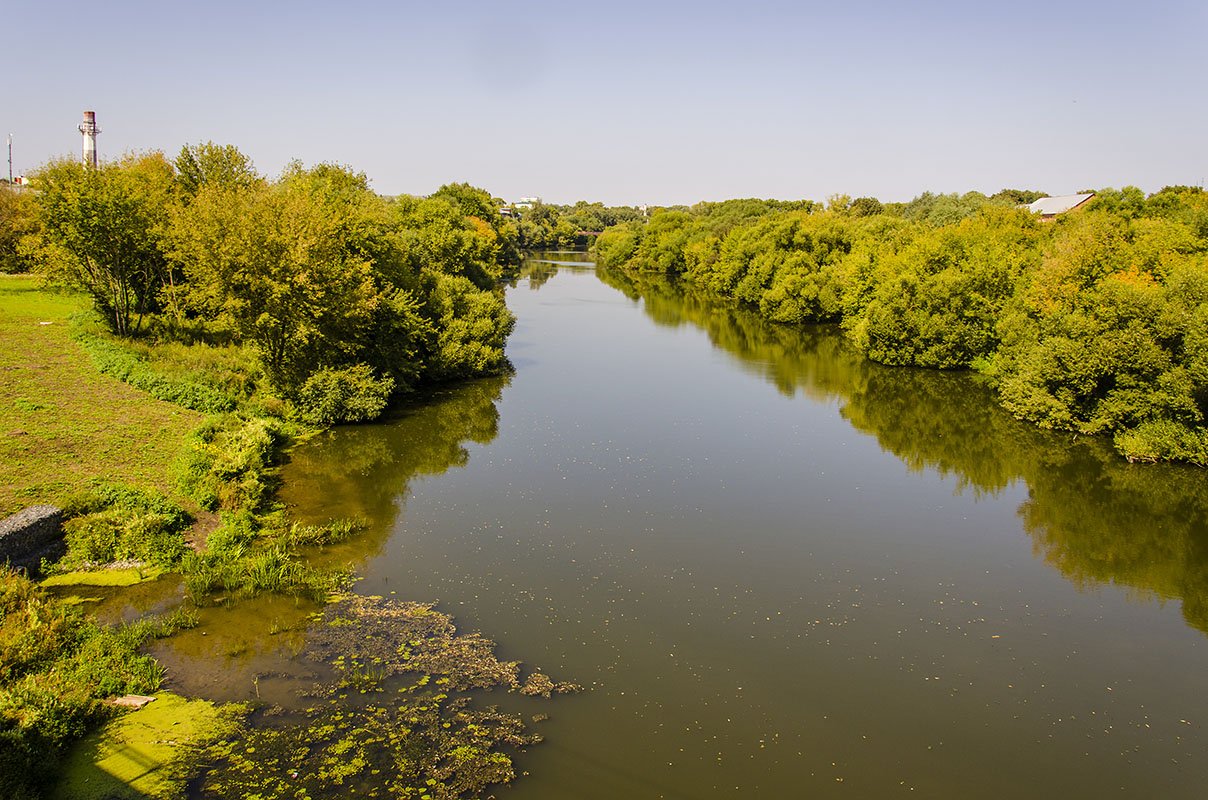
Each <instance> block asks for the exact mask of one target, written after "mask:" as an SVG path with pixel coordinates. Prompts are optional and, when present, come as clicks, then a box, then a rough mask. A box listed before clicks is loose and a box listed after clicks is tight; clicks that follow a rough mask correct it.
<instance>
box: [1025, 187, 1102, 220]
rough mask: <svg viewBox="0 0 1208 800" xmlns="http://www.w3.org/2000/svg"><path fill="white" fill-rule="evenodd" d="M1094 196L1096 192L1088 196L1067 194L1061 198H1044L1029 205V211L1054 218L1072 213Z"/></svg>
mask: <svg viewBox="0 0 1208 800" xmlns="http://www.w3.org/2000/svg"><path fill="white" fill-rule="evenodd" d="M1094 196H1095V194H1094V192H1090V193H1088V194H1065V195H1062V196H1060V197H1042V198H1040V199H1039V200H1037V201H1036V202H1034V203H1028V205H1027V209H1028V211H1031V212H1032V213H1033V214H1039V215H1040V216H1042V217H1054V216H1056V215H1058V214H1064V213H1065V212H1067V211H1072V210H1073V209H1075V208H1077V207H1078V206H1080V205H1082V204H1083V203H1085V202H1086V201H1087V200H1090V199H1091V198H1092V197H1094Z"/></svg>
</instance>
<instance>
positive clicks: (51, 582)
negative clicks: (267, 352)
mask: <svg viewBox="0 0 1208 800" xmlns="http://www.w3.org/2000/svg"><path fill="white" fill-rule="evenodd" d="M163 572H164V571H163V570H162V569H159V568H158V567H131V568H130V569H103V570H97V571H89V572H65V573H63V574H62V575H52V576H50V577H49V578H47V579H46V580H44V581H42V585H43V586H134V585H135V584H139V583H142V582H143V581H153V580H155V579H156V578H158V577H159V576H160V575H162V574H163Z"/></svg>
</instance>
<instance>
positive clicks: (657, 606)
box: [182, 254, 1208, 800]
mask: <svg viewBox="0 0 1208 800" xmlns="http://www.w3.org/2000/svg"><path fill="white" fill-rule="evenodd" d="M581 259H582V257H581V256H574V255H566V254H562V255H556V256H552V257H548V258H547V259H546V261H553V262H560V263H533V264H530V265H529V266H530V269H529V272H528V274H527V276H526V277H524V278H522V279H521V280H520V281H519V282H518V283H517V285H516V286H515V287H514V288H512V289H511V290H509V293H508V304H509V306H510V307H511V308H512V310H513V311H514V312H515V314H516V315H517V317H518V320H519V322H518V325H517V328H516V332H515V334H514V335H513V337H512V340H511V342H510V344H509V348H508V350H509V355H510V357H511V360H512V361H513V363H514V364H515V367H516V371H515V374H514V375H512V376H509V377H507V378H501V379H495V380H488V381H480V382H475V383H471V384H468V385H465V386H461V387H455V388H452V389H445V390H442V391H439V392H436V393H434V394H431V395H428V396H426V397H425V398H424V399H423V400H422V402H420V403H418V404H416V405H415V406H414V407H413V408H410V409H408V410H407V411H406V412H405V413H404V414H403V415H401V416H400V417H399V418H397V419H396V420H395V421H393V422H392V423H390V424H387V425H377V426H364V427H353V428H344V429H340V430H337V431H334V432H332V433H329V434H327V435H325V436H323V437H321V438H320V439H318V440H315V441H313V442H311V443H310V444H308V445H307V446H306V447H303V448H301V449H300V450H299V451H298V452H297V453H296V454H295V455H294V458H293V461H292V463H291V464H290V466H289V467H288V470H287V474H286V481H287V489H286V492H285V499H286V500H287V501H288V502H289V503H291V504H292V505H294V506H295V509H294V510H295V512H296V513H297V514H298V515H299V516H300V517H301V518H304V519H311V520H325V519H327V518H330V517H333V516H343V515H348V514H356V515H360V516H363V517H365V518H366V519H368V520H369V521H370V522H371V530H370V531H369V533H367V534H366V535H365V537H364V538H363V539H361V540H359V541H357V542H355V543H352V544H348V545H343V546H341V548H336V549H335V550H334V551H333V553H332V555H331V557H332V558H334V559H337V560H338V559H343V560H346V561H350V562H351V563H352V564H353V565H354V567H355V568H356V570H357V571H358V573H359V574H361V575H363V576H364V579H363V580H362V581H361V582H360V583H359V584H358V585H357V591H359V592H363V593H369V594H384V595H391V594H394V595H395V596H397V597H399V598H405V599H416V600H439V607H440V608H441V609H442V610H444V611H446V612H448V613H451V614H453V615H454V616H455V617H456V620H457V622H458V624H459V627H461V628H462V629H463V630H473V629H477V630H481V631H483V632H484V633H486V634H487V635H489V636H491V637H493V638H494V639H496V640H497V641H498V642H499V643H500V649H501V650H502V653H503V655H504V656H505V657H510V658H521V659H524V660H525V661H526V663H527V664H528V665H529V666H531V667H534V668H540V669H542V670H543V671H546V672H549V673H550V674H552V675H553V676H554V677H555V678H556V679H573V680H576V681H578V682H579V683H582V684H584V685H585V686H587V687H589V691H587V692H585V693H583V694H579V695H575V696H569V697H563V698H559V699H557V700H556V701H554V702H553V703H552V704H547V705H545V706H543V707H542V709H541V710H542V711H543V712H547V713H550V714H551V716H552V719H551V720H549V721H548V722H545V723H542V727H541V728H540V730H541V731H542V732H543V733H544V734H545V736H546V737H547V742H546V744H544V745H542V746H541V747H538V748H535V749H533V750H531V751H530V752H529V753H527V754H525V755H523V756H521V759H520V761H519V768H520V769H522V770H527V771H528V772H529V773H530V774H529V775H528V776H527V777H524V778H523V779H521V780H520V781H518V782H517V783H516V784H515V785H514V786H512V787H509V788H507V789H504V790H502V791H500V792H499V796H500V797H501V798H502V797H506V798H508V799H509V800H545V799H546V798H568V797H574V798H617V797H630V798H657V797H665V798H718V797H735V796H739V795H745V796H748V797H831V796H833V797H851V798H881V797H891V796H898V795H901V796H915V797H938V798H965V797H1002V798H1017V797H1021V796H1042V797H1099V796H1118V797H1166V798H1180V797H1188V798H1189V797H1202V796H1204V795H1203V792H1204V791H1205V789H1204V787H1205V786H1208V756H1206V754H1208V747H1206V745H1208V736H1206V735H1205V725H1206V724H1208V686H1206V684H1208V641H1206V640H1205V634H1204V631H1205V630H1208V566H1206V562H1208V523H1206V519H1205V509H1206V508H1208V480H1206V476H1205V473H1204V472H1203V471H1200V470H1194V469H1183V468H1173V467H1145V466H1133V465H1129V464H1127V463H1124V462H1122V461H1120V460H1118V459H1117V458H1116V456H1115V455H1114V454H1113V453H1112V452H1111V451H1110V449H1109V448H1107V447H1105V446H1104V445H1103V444H1102V443H1100V442H1094V441H1086V440H1074V439H1072V438H1071V437H1069V436H1057V435H1048V434H1044V433H1041V432H1039V431H1036V430H1033V429H1032V428H1030V427H1028V426H1025V425H1021V424H1019V423H1017V422H1015V421H1014V420H1012V419H1011V418H1010V417H1009V416H1007V415H1006V414H1004V413H1002V412H1001V411H999V410H998V409H997V407H996V406H994V405H993V403H992V401H991V399H990V397H989V396H988V394H987V393H986V391H985V390H984V389H983V388H982V387H980V386H979V385H978V384H977V383H976V382H975V381H974V380H973V379H971V378H970V377H968V376H958V375H946V374H937V373H930V372H919V371H911V370H900V369H899V370H894V369H888V368H882V367H878V366H876V365H873V364H870V363H868V362H866V361H864V360H862V359H861V358H860V357H859V356H858V355H857V354H855V353H853V352H852V351H851V350H850V349H848V348H847V347H846V346H845V345H844V343H843V341H842V339H841V337H840V336H839V335H838V334H837V333H836V332H835V331H834V330H831V329H826V328H821V329H804V330H801V329H788V328H782V327H776V326H770V325H767V324H765V323H762V322H761V321H760V320H758V319H756V318H754V317H752V316H751V315H749V314H745V313H742V312H737V311H734V310H731V309H725V308H722V307H718V306H716V305H713V304H711V303H709V302H708V301H706V300H703V299H700V298H693V297H691V296H685V295H683V294H682V293H680V292H679V291H677V290H676V289H674V288H673V287H671V286H669V285H668V284H667V283H666V282H665V281H659V280H649V281H646V282H642V283H634V282H633V281H631V280H629V279H625V278H622V277H619V276H616V275H607V274H603V273H600V274H598V273H597V272H596V271H595V270H593V269H591V268H590V267H588V266H584V265H577V264H575V263H574V262H576V261H580V260H581ZM287 605H288V604H284V605H282V608H281V610H280V613H281V614H283V615H287V614H288V613H290V612H289V611H288V609H287V608H286V606H287ZM213 613H223V612H213ZM261 616H262V617H265V616H266V615H263V614H262V615H261ZM262 624H263V625H266V626H267V625H268V622H267V621H263V620H262ZM194 641H201V640H200V639H195V640H194ZM226 646H227V647H230V645H229V644H228V645H226ZM291 646H296V644H295V645H291V644H290V643H289V642H288V641H286V642H283V643H279V644H278V645H276V647H277V650H278V651H283V652H287V651H288V650H289V648H290V647H291ZM235 649H236V650H238V647H235ZM182 657H183V656H182ZM214 680H215V681H217V680H218V678H217V677H215V678H214ZM241 691H246V690H241ZM266 691H267V689H266ZM501 700H502V701H504V702H508V700H507V698H501Z"/></svg>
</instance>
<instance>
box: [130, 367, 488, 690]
mask: <svg viewBox="0 0 1208 800" xmlns="http://www.w3.org/2000/svg"><path fill="white" fill-rule="evenodd" d="M509 381H510V378H509V377H508V376H499V377H495V378H488V379H485V380H479V381H474V382H471V383H466V384H464V385H455V386H447V387H443V388H441V389H439V390H434V391H430V392H427V393H424V394H421V395H418V396H417V397H415V398H413V400H412V401H411V402H409V403H408V404H407V406H406V408H404V409H400V410H399V411H398V412H397V413H396V415H395V416H394V417H393V418H392V419H390V420H389V421H388V422H385V423H382V424H377V425H372V426H369V425H367V426H362V427H344V428H340V429H339V430H338V431H335V432H327V433H325V434H321V435H320V436H318V437H316V439H314V440H312V441H310V442H308V443H306V444H304V445H302V446H300V447H298V448H296V449H295V450H294V452H293V453H292V454H291V460H290V463H289V464H288V465H287V467H286V470H285V472H286V481H285V486H284V488H283V489H282V491H281V492H280V495H279V496H280V499H281V500H282V501H283V502H284V503H285V504H286V505H287V506H288V507H289V509H290V514H291V516H294V517H297V518H301V519H306V520H310V521H315V520H330V519H335V518H341V517H356V518H360V519H363V520H365V521H366V522H367V523H368V529H367V530H366V531H365V532H364V533H363V534H361V535H358V536H355V537H353V538H352V539H350V540H349V541H346V542H343V543H340V544H339V545H334V546H331V547H328V548H326V549H325V550H324V551H322V552H320V553H317V554H314V556H313V559H312V560H313V561H315V562H317V563H318V564H319V565H321V566H336V567H345V568H347V569H349V570H350V571H352V572H353V573H356V572H358V571H359V569H360V568H361V567H362V566H363V565H364V564H365V563H366V561H368V560H369V559H371V558H372V557H373V556H375V555H376V554H377V553H378V552H380V550H381V549H382V546H383V544H384V542H385V541H386V540H387V539H388V538H389V534H390V532H391V530H392V525H393V523H394V521H395V517H396V516H397V514H398V512H399V509H400V508H401V504H402V502H403V500H404V498H405V497H406V495H407V491H408V484H409V483H410V482H411V481H412V480H414V479H415V478H418V477H422V476H424V475H437V474H440V473H443V472H445V471H446V470H449V469H451V468H453V467H460V466H464V465H465V464H466V462H467V460H468V458H469V454H468V451H467V449H466V446H467V444H468V443H470V442H474V443H479V444H486V443H488V442H490V441H491V440H492V439H494V438H495V436H496V435H497V433H498V430H499V412H498V410H497V409H496V403H497V402H498V400H499V397H500V394H501V393H502V392H503V390H504V388H505V387H506V386H507V385H508V382H509ZM172 586H173V587H174V586H175V584H172ZM173 596H174V597H176V598H178V597H179V591H178V590H177V591H175V592H173ZM318 610H319V608H318V606H316V605H314V604H312V603H309V602H303V601H295V600H293V599H290V598H283V597H273V596H265V597H259V598H254V599H251V600H245V601H241V602H239V603H233V604H230V605H226V604H218V605H216V606H212V607H204V608H201V609H199V614H200V618H201V619H200V621H201V625H200V626H199V627H198V628H196V629H195V630H190V631H184V632H181V633H179V634H177V635H176V636H173V637H171V638H170V639H165V640H163V641H161V642H157V643H156V644H155V645H154V647H153V653H154V655H155V656H156V658H158V659H159V660H160V662H161V663H163V664H164V666H165V667H166V668H167V671H168V675H169V686H170V687H171V688H172V689H174V690H176V691H180V692H183V693H185V694H188V695H191V696H192V695H200V696H204V697H207V698H210V699H215V700H250V699H258V700H262V701H269V702H273V703H276V704H278V705H281V706H284V707H292V706H293V705H295V704H296V703H297V702H298V699H297V698H298V692H299V689H300V688H301V687H303V686H307V685H309V683H310V682H311V681H313V679H314V677H315V675H314V669H315V668H314V665H313V664H300V663H299V662H298V661H297V659H296V656H297V655H298V653H299V652H301V650H302V647H303V645H304V644H305V638H306V637H305V633H306V629H307V627H308V625H309V624H310V621H311V618H312V615H313V614H315V613H316V612H317V611H318Z"/></svg>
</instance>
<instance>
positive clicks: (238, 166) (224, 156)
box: [173, 142, 263, 202]
mask: <svg viewBox="0 0 1208 800" xmlns="http://www.w3.org/2000/svg"><path fill="white" fill-rule="evenodd" d="M173 166H175V167H176V182H177V185H178V186H179V187H180V191H181V194H182V195H183V197H184V199H185V201H186V202H187V201H189V200H192V199H193V197H195V196H196V195H197V193H198V192H199V191H200V190H201V187H203V186H208V185H215V184H217V185H219V186H225V187H227V188H243V189H250V188H251V187H252V186H254V185H255V184H257V183H259V182H261V181H262V180H263V179H262V178H261V177H260V175H259V174H257V172H256V169H255V167H253V166H252V161H251V159H249V158H248V157H247V156H245V155H244V154H243V153H241V152H239V149H238V148H237V147H235V146H234V145H231V144H226V145H217V144H214V143H213V142H206V143H204V144H194V145H185V146H184V147H181V148H180V154H179V155H177V156H176V161H175V162H173Z"/></svg>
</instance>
